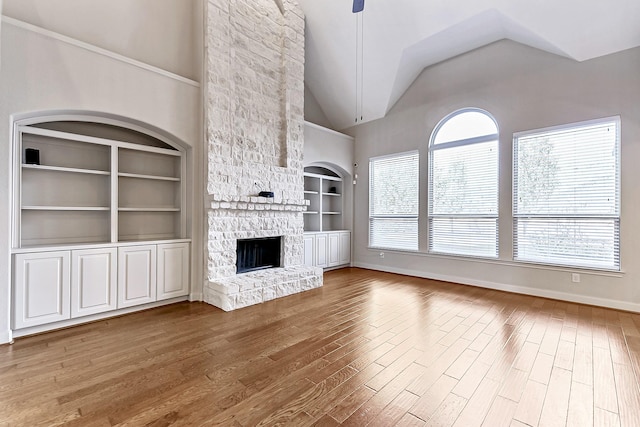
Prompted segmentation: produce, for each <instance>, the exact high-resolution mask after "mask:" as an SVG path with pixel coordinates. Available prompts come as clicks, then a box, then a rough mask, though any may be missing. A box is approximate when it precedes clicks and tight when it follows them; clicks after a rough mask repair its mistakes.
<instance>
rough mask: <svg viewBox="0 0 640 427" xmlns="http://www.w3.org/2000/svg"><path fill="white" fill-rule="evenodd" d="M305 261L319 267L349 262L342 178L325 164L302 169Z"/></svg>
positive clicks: (349, 233) (335, 265) (349, 245)
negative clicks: (304, 201) (324, 165)
mask: <svg viewBox="0 0 640 427" xmlns="http://www.w3.org/2000/svg"><path fill="white" fill-rule="evenodd" d="M304 195H305V199H306V200H308V201H309V206H308V207H307V211H306V212H304V231H305V241H304V243H305V244H304V247H305V264H306V265H310V266H316V267H323V268H333V267H337V266H343V265H347V264H349V263H350V262H351V232H350V231H348V230H345V229H344V222H343V214H342V213H343V210H344V206H343V203H344V197H343V178H342V177H341V176H340V175H339V174H338V173H336V172H334V171H332V170H331V169H329V168H325V167H322V166H309V167H306V168H305V169H304Z"/></svg>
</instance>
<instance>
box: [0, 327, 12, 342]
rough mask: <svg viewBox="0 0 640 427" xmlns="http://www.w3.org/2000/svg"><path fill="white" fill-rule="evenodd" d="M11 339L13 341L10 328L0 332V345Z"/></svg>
mask: <svg viewBox="0 0 640 427" xmlns="http://www.w3.org/2000/svg"><path fill="white" fill-rule="evenodd" d="M11 341H13V337H12V336H11V331H10V330H9V331H3V332H0V345H2V344H9V343H10V342H11Z"/></svg>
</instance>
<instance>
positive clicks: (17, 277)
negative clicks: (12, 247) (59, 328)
mask: <svg viewBox="0 0 640 427" xmlns="http://www.w3.org/2000/svg"><path fill="white" fill-rule="evenodd" d="M14 263H15V264H14V283H15V286H14V328H16V329H18V328H26V327H29V326H37V325H42V324H45V323H51V322H57V321H60V320H65V319H69V318H70V317H71V304H70V298H69V292H70V289H71V281H70V277H69V271H70V265H71V252H69V251H59V252H36V253H27V254H17V255H16V256H15V259H14Z"/></svg>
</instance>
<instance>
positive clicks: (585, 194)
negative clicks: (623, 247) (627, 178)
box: [513, 118, 620, 270]
mask: <svg viewBox="0 0 640 427" xmlns="http://www.w3.org/2000/svg"><path fill="white" fill-rule="evenodd" d="M513 156H514V157H513V158H514V160H513V167H514V173H513V196H514V201H513V211H514V258H515V259H516V260H522V261H531V262H539V263H545V264H560V265H567V266H578V267H589V268H602V269H614V270H619V269H620V167H619V165H620V120H619V118H613V119H611V118H608V119H602V120H596V121H590V122H583V123H578V124H572V125H566V126H560V127H556V128H550V129H543V130H538V131H531V132H522V133H519V134H516V135H515V136H514V143H513Z"/></svg>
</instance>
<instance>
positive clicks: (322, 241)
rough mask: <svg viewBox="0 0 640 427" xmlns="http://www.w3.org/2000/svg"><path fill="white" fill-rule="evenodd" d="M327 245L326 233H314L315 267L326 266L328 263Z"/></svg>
mask: <svg viewBox="0 0 640 427" xmlns="http://www.w3.org/2000/svg"><path fill="white" fill-rule="evenodd" d="M327 246H328V245H327V235H326V234H316V267H327V266H328V265H329V260H328V258H327Z"/></svg>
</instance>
